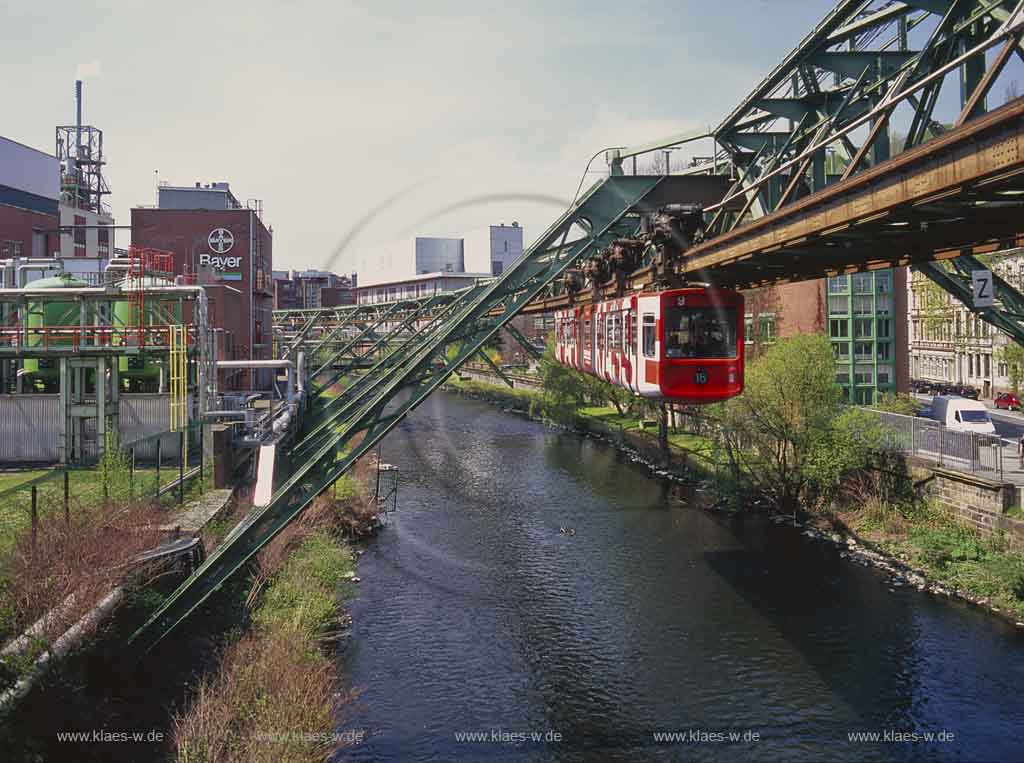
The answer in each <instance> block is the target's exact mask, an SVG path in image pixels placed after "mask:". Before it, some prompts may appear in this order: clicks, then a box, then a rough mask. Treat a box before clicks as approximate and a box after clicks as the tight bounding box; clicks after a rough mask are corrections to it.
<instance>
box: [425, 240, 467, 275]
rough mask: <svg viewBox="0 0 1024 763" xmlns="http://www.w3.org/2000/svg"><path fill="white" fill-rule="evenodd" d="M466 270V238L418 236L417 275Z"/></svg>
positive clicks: (462, 271) (463, 271)
mask: <svg viewBox="0 0 1024 763" xmlns="http://www.w3.org/2000/svg"><path fill="white" fill-rule="evenodd" d="M465 272H466V244H465V241H464V239H461V238H433V237H427V236H417V237H416V275H423V274H424V273H465Z"/></svg>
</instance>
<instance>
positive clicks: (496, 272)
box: [491, 260, 505, 276]
mask: <svg viewBox="0 0 1024 763" xmlns="http://www.w3.org/2000/svg"><path fill="white" fill-rule="evenodd" d="M504 269H505V263H504V262H499V261H498V260H492V261H491V275H492V276H500V275H501V272H502V271H503V270H504Z"/></svg>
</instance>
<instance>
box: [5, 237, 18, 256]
mask: <svg viewBox="0 0 1024 763" xmlns="http://www.w3.org/2000/svg"><path fill="white" fill-rule="evenodd" d="M0 255H2V256H4V257H21V242H20V241H3V242H0Z"/></svg>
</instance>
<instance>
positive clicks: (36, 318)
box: [22, 273, 89, 385]
mask: <svg viewBox="0 0 1024 763" xmlns="http://www.w3.org/2000/svg"><path fill="white" fill-rule="evenodd" d="M88 285H89V284H87V283H86V282H85V281H83V280H81V279H79V278H75V277H74V276H73V275H71V274H70V273H63V274H61V275H59V276H50V277H48V278H39V279H36V280H35V281H30V282H29V283H27V284H25V288H26V289H55V290H56V289H80V288H84V287H87V286H88ZM26 307H27V314H26V317H25V326H26V327H27V328H28V339H27V340H26V345H27V346H29V347H37V346H39V345H41V344H43V337H42V335H41V334H40V333H39V329H42V328H46V327H50V326H77V325H79V323H80V320H81V316H80V315H79V304H78V302H76V301H75V300H74V299H68V300H67V301H66V302H65V301H62V300H61V301H57V300H54V301H50V300H47V301H45V302H44V301H43V300H40V299H36V300H32V299H29V301H28V304H27V306H26ZM86 320H87V321H88V318H87V319H86ZM71 344H72V340H71V337H69V336H68V337H60V336H56V335H55V336H53V337H51V338H49V339H48V341H47V346H49V347H58V348H59V347H70V346H71ZM22 368H24V370H25V373H26V375H29V376H30V380H32V381H42V382H43V383H44V384H47V385H50V384H52V383H54V382H59V380H60V366H59V364H58V363H57V362H56V361H55V360H53V359H50V358H29V359H27V360H25V362H24V363H23V365H22Z"/></svg>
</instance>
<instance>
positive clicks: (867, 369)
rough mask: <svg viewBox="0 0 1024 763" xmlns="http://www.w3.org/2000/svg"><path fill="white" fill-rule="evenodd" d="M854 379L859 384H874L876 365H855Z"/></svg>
mask: <svg viewBox="0 0 1024 763" xmlns="http://www.w3.org/2000/svg"><path fill="white" fill-rule="evenodd" d="M853 380H854V382H856V383H857V384H874V382H875V367H874V366H862V365H859V364H858V365H855V366H854V367H853Z"/></svg>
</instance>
